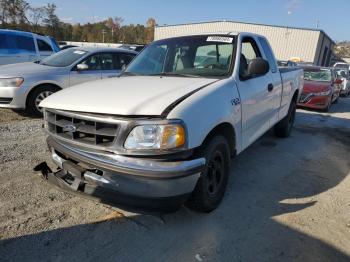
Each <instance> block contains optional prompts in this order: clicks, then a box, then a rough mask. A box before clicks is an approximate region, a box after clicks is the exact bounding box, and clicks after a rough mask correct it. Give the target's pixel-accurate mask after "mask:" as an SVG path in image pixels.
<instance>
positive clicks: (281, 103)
mask: <svg viewBox="0 0 350 262" xmlns="http://www.w3.org/2000/svg"><path fill="white" fill-rule="evenodd" d="M204 56H206V58H207V59H205V57H204ZM198 57H199V58H200V59H198ZM212 57H215V59H214V61H213V60H212ZM208 61H211V62H210V63H208ZM302 85H303V72H302V70H301V69H299V68H278V66H277V61H276V59H275V56H274V54H273V51H272V50H271V47H270V45H269V43H268V41H267V39H266V38H265V37H263V36H260V35H255V34H251V33H239V34H237V33H226V34H222V33H221V34H201V35H191V36H183V37H174V38H169V39H163V40H159V41H155V42H153V43H151V44H149V45H148V46H147V47H146V48H145V49H144V50H143V51H142V52H141V53H140V54H139V55H138V56H137V57H136V58H135V59H134V60H133V61H132V62H131V64H130V65H129V66H128V67H127V68H126V70H125V71H124V72H123V73H122V75H121V76H120V77H118V78H113V79H104V80H101V81H97V82H89V83H83V84H81V85H79V86H76V87H74V88H68V89H65V90H62V91H61V92H58V93H56V94H53V95H52V96H50V97H48V98H46V99H45V100H44V101H42V102H41V106H43V107H44V108H45V123H46V124H45V125H46V127H47V131H48V134H49V138H48V140H47V142H48V145H49V148H50V150H49V152H50V154H52V157H53V161H54V163H55V164H56V165H57V166H58V167H59V169H55V170H57V171H55V172H52V171H50V170H49V169H48V168H47V165H45V163H43V164H41V165H39V166H38V167H37V168H36V170H37V171H39V170H41V171H42V172H43V174H44V176H45V177H46V178H47V179H48V180H49V182H52V183H53V184H56V185H58V186H60V187H62V188H64V189H66V190H70V191H72V192H77V193H85V194H88V195H92V196H94V197H96V198H100V199H102V201H105V202H107V203H110V202H112V203H113V202H114V204H119V205H121V206H129V207H130V206H131V207H132V208H145V209H148V210H149V209H151V210H153V211H160V210H163V211H164V210H166V211H173V209H176V208H178V207H179V206H181V205H182V204H183V203H185V202H186V203H187V204H188V205H189V206H190V207H191V208H193V209H196V210H199V211H202V212H210V211H212V210H213V209H215V208H216V207H217V206H218V205H219V203H220V202H221V200H222V198H223V197H224V194H225V189H226V185H227V181H228V176H229V173H230V171H229V168H230V157H231V156H234V155H235V154H239V153H241V152H242V151H243V150H244V149H246V148H247V147H248V146H249V145H250V144H252V143H253V142H254V141H255V140H257V139H258V138H259V137H260V136H262V135H263V134H264V133H265V132H266V131H268V130H269V129H270V128H274V131H275V133H276V135H277V136H279V137H288V136H289V134H290V132H291V131H292V127H293V123H294V117H295V109H296V103H297V100H298V97H299V96H298V95H299V91H300V90H301V88H302Z"/></svg>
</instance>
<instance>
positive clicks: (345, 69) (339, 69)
mask: <svg viewBox="0 0 350 262" xmlns="http://www.w3.org/2000/svg"><path fill="white" fill-rule="evenodd" d="M333 67H334V70H335V72H336V73H337V76H338V78H339V79H341V80H342V81H343V82H342V84H341V89H340V94H341V95H343V96H348V95H349V94H350V71H349V68H350V65H349V64H347V63H335V64H334V66H333Z"/></svg>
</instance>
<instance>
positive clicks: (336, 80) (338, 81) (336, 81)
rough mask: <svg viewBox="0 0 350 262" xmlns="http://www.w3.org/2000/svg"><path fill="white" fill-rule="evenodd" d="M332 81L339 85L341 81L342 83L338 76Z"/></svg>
mask: <svg viewBox="0 0 350 262" xmlns="http://www.w3.org/2000/svg"><path fill="white" fill-rule="evenodd" d="M333 83H334V84H336V85H340V84H341V83H343V80H341V79H339V78H338V79H335V80H334V82H333Z"/></svg>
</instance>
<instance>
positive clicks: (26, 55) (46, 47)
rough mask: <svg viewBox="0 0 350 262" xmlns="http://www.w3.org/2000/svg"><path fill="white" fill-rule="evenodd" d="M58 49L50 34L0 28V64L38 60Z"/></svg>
mask: <svg viewBox="0 0 350 262" xmlns="http://www.w3.org/2000/svg"><path fill="white" fill-rule="evenodd" d="M59 51H60V48H59V47H58V45H57V43H56V41H55V39H53V38H52V37H50V36H44V35H39V34H34V33H30V32H24V31H17V30H7V29H0V65H7V64H14V63H22V62H31V61H40V60H41V59H43V58H45V57H47V56H50V55H51V54H53V53H56V52H59Z"/></svg>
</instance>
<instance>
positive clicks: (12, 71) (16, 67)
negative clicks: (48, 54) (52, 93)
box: [0, 62, 60, 78]
mask: <svg viewBox="0 0 350 262" xmlns="http://www.w3.org/2000/svg"><path fill="white" fill-rule="evenodd" d="M59 69H60V68H59V67H52V66H44V65H40V64H37V63H34V62H26V63H17V64H9V65H3V66H0V78H1V77H26V76H33V75H46V74H48V73H51V72H54V71H57V70H59Z"/></svg>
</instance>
